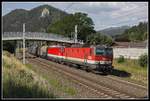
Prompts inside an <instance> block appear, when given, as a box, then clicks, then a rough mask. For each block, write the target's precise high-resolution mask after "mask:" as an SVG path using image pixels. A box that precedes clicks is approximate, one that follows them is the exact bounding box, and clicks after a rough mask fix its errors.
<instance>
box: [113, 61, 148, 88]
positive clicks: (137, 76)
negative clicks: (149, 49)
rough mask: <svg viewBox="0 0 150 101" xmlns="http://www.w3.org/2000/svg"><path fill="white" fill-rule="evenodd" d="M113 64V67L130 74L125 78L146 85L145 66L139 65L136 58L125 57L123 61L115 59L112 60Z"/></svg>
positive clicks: (146, 69)
mask: <svg viewBox="0 0 150 101" xmlns="http://www.w3.org/2000/svg"><path fill="white" fill-rule="evenodd" d="M113 66H114V68H115V69H118V70H122V71H125V72H128V73H130V74H131V76H130V77H127V78H125V79H127V80H129V81H135V82H137V83H140V84H142V85H147V81H148V77H147V71H148V68H147V67H141V66H140V65H139V64H138V60H132V59H128V60H127V59H125V62H123V63H118V62H117V59H115V60H114V61H113Z"/></svg>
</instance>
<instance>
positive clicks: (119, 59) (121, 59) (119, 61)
mask: <svg viewBox="0 0 150 101" xmlns="http://www.w3.org/2000/svg"><path fill="white" fill-rule="evenodd" d="M124 61H125V59H124V56H122V55H120V57H119V58H118V59H117V62H118V63H123V62H124Z"/></svg>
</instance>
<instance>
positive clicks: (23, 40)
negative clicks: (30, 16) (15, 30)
mask: <svg viewBox="0 0 150 101" xmlns="http://www.w3.org/2000/svg"><path fill="white" fill-rule="evenodd" d="M23 64H25V23H24V24H23Z"/></svg>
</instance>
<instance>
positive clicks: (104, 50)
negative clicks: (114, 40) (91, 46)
mask: <svg viewBox="0 0 150 101" xmlns="http://www.w3.org/2000/svg"><path fill="white" fill-rule="evenodd" d="M95 53H96V55H109V56H110V55H112V54H113V50H112V48H96V52H95Z"/></svg>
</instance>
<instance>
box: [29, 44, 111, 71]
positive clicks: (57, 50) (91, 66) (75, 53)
mask: <svg viewBox="0 0 150 101" xmlns="http://www.w3.org/2000/svg"><path fill="white" fill-rule="evenodd" d="M29 53H31V54H33V55H36V56H39V57H42V58H45V59H48V60H51V61H55V62H57V63H65V64H67V63H70V64H75V65H77V66H78V67H84V68H86V70H87V71H91V70H96V71H101V72H104V73H108V72H110V71H111V70H112V68H113V66H112V61H113V49H112V48H111V47H106V46H91V47H64V46H58V45H57V46H41V47H31V48H29Z"/></svg>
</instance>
